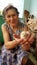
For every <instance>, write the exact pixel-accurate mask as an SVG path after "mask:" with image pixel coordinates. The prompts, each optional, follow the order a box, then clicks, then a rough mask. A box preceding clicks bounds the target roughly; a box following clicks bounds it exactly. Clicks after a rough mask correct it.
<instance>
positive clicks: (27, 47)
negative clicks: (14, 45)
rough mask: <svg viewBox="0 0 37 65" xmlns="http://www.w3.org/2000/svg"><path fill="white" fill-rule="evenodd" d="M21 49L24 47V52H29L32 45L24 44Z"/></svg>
mask: <svg viewBox="0 0 37 65" xmlns="http://www.w3.org/2000/svg"><path fill="white" fill-rule="evenodd" d="M21 47H22V49H23V50H26V51H27V50H29V49H30V44H28V42H26V43H25V44H22V45H21Z"/></svg>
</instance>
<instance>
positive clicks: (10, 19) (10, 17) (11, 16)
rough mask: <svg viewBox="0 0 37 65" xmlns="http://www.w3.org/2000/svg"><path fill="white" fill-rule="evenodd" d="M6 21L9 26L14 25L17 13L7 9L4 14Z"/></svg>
mask: <svg viewBox="0 0 37 65" xmlns="http://www.w3.org/2000/svg"><path fill="white" fill-rule="evenodd" d="M5 20H6V22H7V23H8V24H9V25H11V26H16V25H17V23H18V14H17V13H16V11H15V10H14V9H9V10H8V11H7V12H6V14H5Z"/></svg>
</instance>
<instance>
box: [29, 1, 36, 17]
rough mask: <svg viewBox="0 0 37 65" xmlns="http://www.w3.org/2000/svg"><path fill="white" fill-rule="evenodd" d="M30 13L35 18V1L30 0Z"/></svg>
mask: <svg viewBox="0 0 37 65" xmlns="http://www.w3.org/2000/svg"><path fill="white" fill-rule="evenodd" d="M30 13H31V14H34V16H35V17H37V0H31V8H30Z"/></svg>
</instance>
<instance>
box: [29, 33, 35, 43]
mask: <svg viewBox="0 0 37 65" xmlns="http://www.w3.org/2000/svg"><path fill="white" fill-rule="evenodd" d="M34 39H35V34H34V33H32V34H31V36H30V38H29V39H28V42H29V43H30V44H32V43H33V41H34Z"/></svg>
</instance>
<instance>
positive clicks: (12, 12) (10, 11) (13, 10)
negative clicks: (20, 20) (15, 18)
mask: <svg viewBox="0 0 37 65" xmlns="http://www.w3.org/2000/svg"><path fill="white" fill-rule="evenodd" d="M6 14H17V12H16V10H15V9H9V10H8V11H6Z"/></svg>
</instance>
